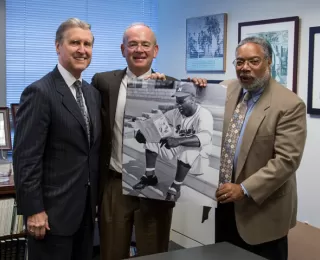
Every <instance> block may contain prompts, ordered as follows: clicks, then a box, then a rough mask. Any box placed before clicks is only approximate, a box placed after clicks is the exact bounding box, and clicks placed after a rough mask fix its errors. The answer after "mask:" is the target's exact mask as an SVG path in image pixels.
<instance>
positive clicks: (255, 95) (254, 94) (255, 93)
mask: <svg viewBox="0 0 320 260" xmlns="http://www.w3.org/2000/svg"><path fill="white" fill-rule="evenodd" d="M242 90H243V91H242V94H243V95H244V94H245V93H246V92H247V91H248V90H247V89H244V88H243V89H242ZM263 91H264V88H260V89H258V90H256V91H251V98H250V100H252V101H253V102H254V103H256V102H257V101H258V99H259V98H260V96H261V94H262V92H263Z"/></svg>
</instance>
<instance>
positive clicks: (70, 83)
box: [58, 62, 88, 114]
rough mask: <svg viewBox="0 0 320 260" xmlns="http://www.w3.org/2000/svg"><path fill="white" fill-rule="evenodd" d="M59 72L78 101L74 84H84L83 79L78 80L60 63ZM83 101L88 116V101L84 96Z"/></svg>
mask: <svg viewBox="0 0 320 260" xmlns="http://www.w3.org/2000/svg"><path fill="white" fill-rule="evenodd" d="M58 70H59V72H60V74H61V76H62V78H63V79H64V81H65V82H66V84H67V85H68V87H69V89H70V91H71V93H72V95H73V96H74V98H75V100H76V101H77V98H76V88H75V87H74V85H73V84H74V83H75V82H76V81H77V80H80V82H81V83H82V77H81V76H80V78H78V79H76V78H75V77H74V76H73V75H72V74H71V73H70V72H69V71H67V70H66V69H65V68H64V67H63V66H62V65H61V64H60V63H59V62H58ZM82 99H83V104H84V109H85V111H86V113H87V114H88V110H87V105H86V100H85V99H84V96H83V95H82Z"/></svg>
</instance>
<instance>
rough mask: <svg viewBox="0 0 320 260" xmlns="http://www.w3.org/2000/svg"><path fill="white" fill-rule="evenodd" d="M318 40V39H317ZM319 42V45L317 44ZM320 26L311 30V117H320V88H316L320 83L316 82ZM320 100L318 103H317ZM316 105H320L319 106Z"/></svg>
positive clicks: (309, 84)
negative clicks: (316, 56) (316, 57)
mask: <svg viewBox="0 0 320 260" xmlns="http://www.w3.org/2000/svg"><path fill="white" fill-rule="evenodd" d="M316 38H317V39H316ZM316 41H317V44H316ZM319 44H320V26H316V27H310V28H309V61H308V63H309V64H308V100H307V113H308V114H310V115H320V87H317V88H318V89H315V86H316V85H317V84H319V83H320V79H319V80H318V81H317V82H315V75H316V73H315V70H316V68H315V62H317V61H318V60H316V59H315V54H317V55H319V53H320V46H319ZM317 100H319V101H318V102H316V101H317ZM316 103H319V105H317V104H316Z"/></svg>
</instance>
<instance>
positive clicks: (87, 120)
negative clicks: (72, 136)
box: [73, 80, 90, 145]
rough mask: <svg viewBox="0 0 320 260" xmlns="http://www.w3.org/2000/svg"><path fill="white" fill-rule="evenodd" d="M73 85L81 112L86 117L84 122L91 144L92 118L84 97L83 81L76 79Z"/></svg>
mask: <svg viewBox="0 0 320 260" xmlns="http://www.w3.org/2000/svg"><path fill="white" fill-rule="evenodd" d="M73 85H74V87H75V89H76V100H77V103H78V106H79V108H80V111H81V114H82V116H83V118H84V122H85V124H86V130H87V135H88V142H89V145H90V118H89V115H88V112H87V110H86V108H85V105H84V97H83V92H82V84H81V81H80V80H77V81H75V83H73Z"/></svg>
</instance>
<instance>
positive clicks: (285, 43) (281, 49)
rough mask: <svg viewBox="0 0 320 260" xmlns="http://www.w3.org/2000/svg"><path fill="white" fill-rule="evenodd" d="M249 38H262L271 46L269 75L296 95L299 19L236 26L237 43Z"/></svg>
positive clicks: (274, 20) (262, 21) (286, 18)
mask: <svg viewBox="0 0 320 260" xmlns="http://www.w3.org/2000/svg"><path fill="white" fill-rule="evenodd" d="M250 36H258V37H263V38H265V39H266V40H268V41H269V43H270V44H271V47H272V50H273V53H272V66H271V75H272V77H273V78H274V79H275V80H277V81H278V82H279V83H280V84H282V85H284V86H286V87H287V88H288V89H290V90H292V91H293V92H295V93H297V62H298V44H299V17H298V16H293V17H284V18H277V19H269V20H260V21H251V22H243V23H239V24H238V42H240V41H241V40H242V39H244V38H246V37H250Z"/></svg>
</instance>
